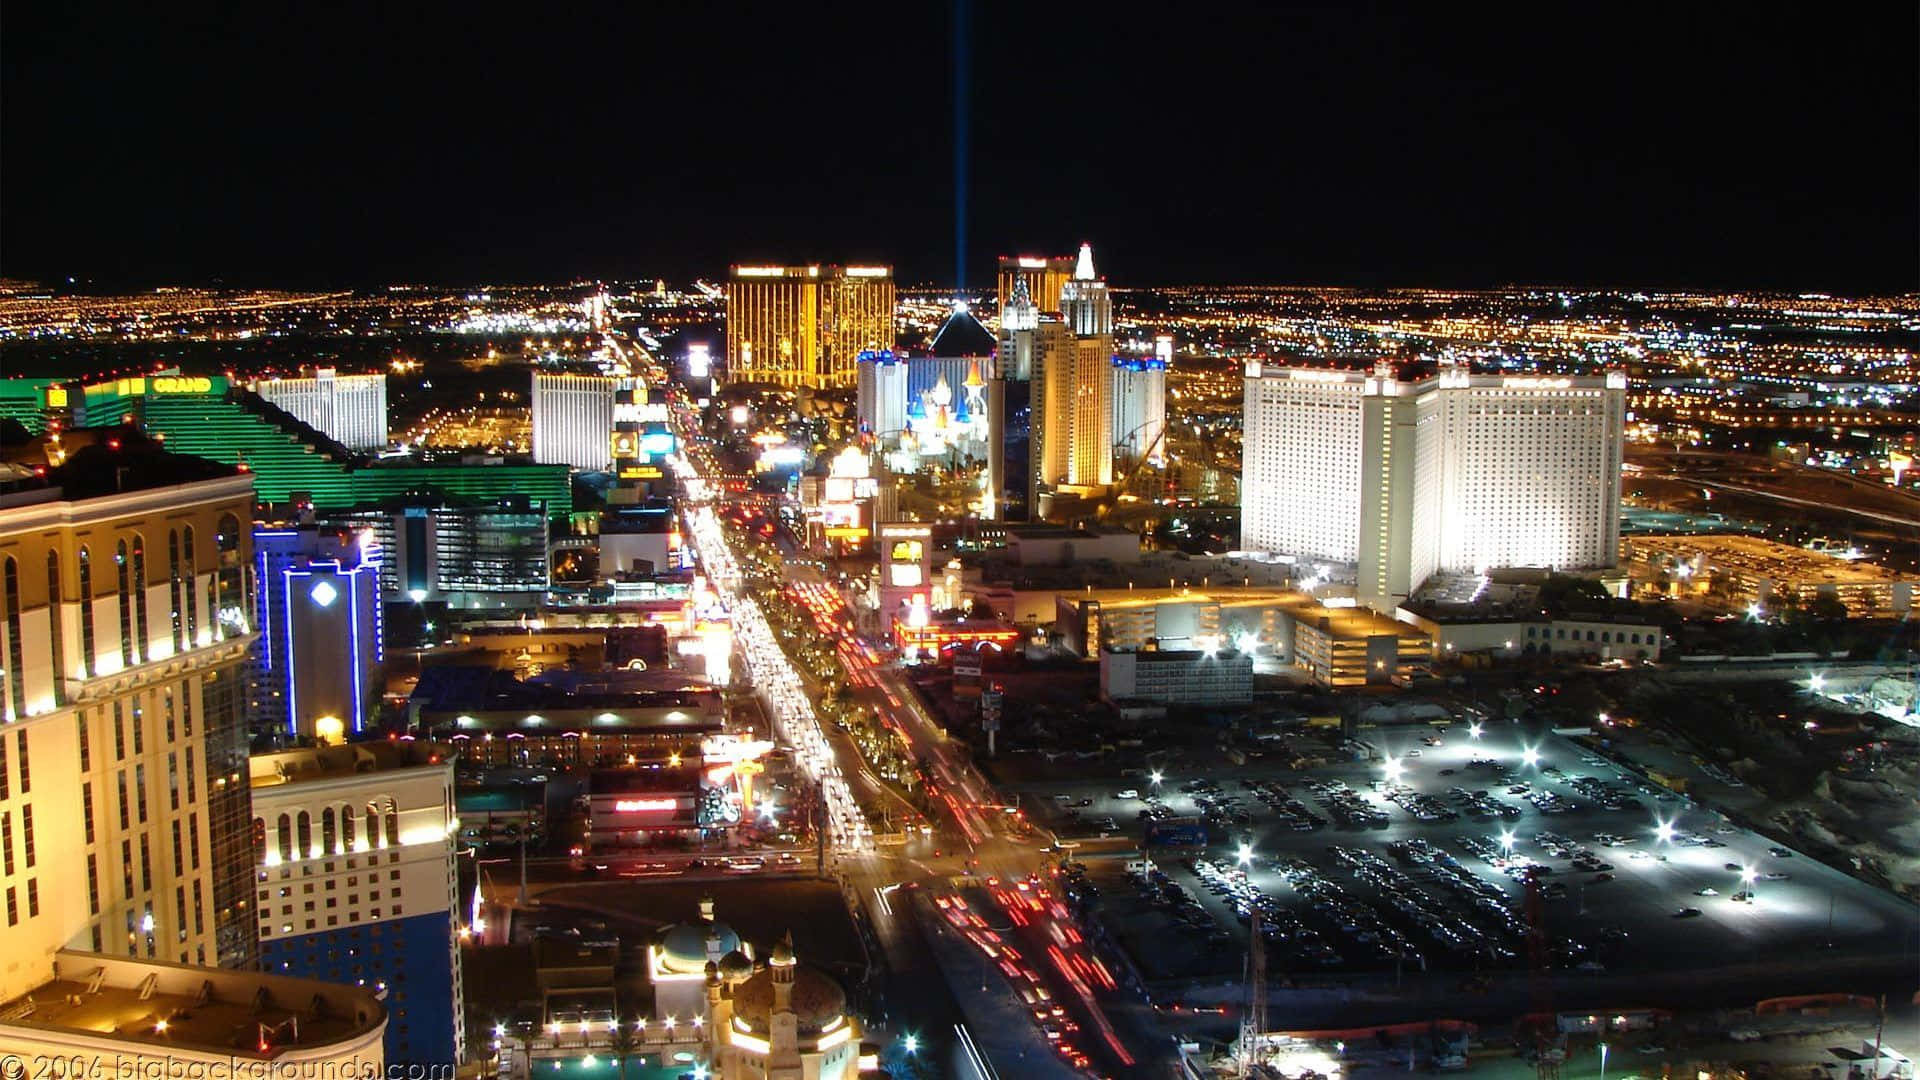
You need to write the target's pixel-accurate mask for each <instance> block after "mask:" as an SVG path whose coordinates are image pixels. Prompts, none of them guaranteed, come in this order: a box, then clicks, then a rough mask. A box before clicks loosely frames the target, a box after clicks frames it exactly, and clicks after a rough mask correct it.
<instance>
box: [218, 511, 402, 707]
mask: <svg viewBox="0 0 1920 1080" xmlns="http://www.w3.org/2000/svg"><path fill="white" fill-rule="evenodd" d="M253 550H254V563H255V580H256V582H257V583H258V588H257V589H256V590H255V612H256V615H255V622H254V625H255V626H257V627H259V628H260V636H259V638H258V640H256V641H255V643H254V646H253V657H252V671H251V677H250V679H249V682H248V689H247V705H248V711H249V713H250V716H249V717H248V721H249V724H250V726H251V727H252V729H253V730H254V731H255V732H256V733H261V732H268V731H271V732H277V733H282V734H285V735H290V736H304V737H307V738H318V739H321V740H323V741H327V742H339V741H341V740H342V739H343V738H347V737H351V736H353V735H358V734H360V733H361V732H364V731H367V730H369V729H370V728H371V727H372V726H373V722H374V720H375V718H376V714H377V713H378V711H379V707H380V665H381V664H382V663H383V662H385V660H386V652H385V642H384V640H383V637H384V635H383V629H384V627H383V621H382V617H381V608H380V604H381V600H380V547H379V541H378V540H377V539H376V537H375V534H374V533H373V531H372V530H370V529H363V530H360V531H358V532H343V531H341V530H335V529H321V528H317V527H314V526H302V527H297V528H272V527H267V528H258V529H255V530H254V533H253Z"/></svg>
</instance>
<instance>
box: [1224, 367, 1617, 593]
mask: <svg viewBox="0 0 1920 1080" xmlns="http://www.w3.org/2000/svg"><path fill="white" fill-rule="evenodd" d="M1245 383H1246V393H1245V404H1244V424H1245V430H1244V435H1243V439H1244V442H1243V450H1242V453H1243V459H1242V483H1241V492H1242V495H1241V531H1242V547H1243V548H1245V549H1246V550H1250V551H1268V552H1277V553H1281V554H1285V555H1292V556H1296V557H1299V558H1303V559H1308V560H1319V561H1324V562H1327V563H1331V564H1340V565H1344V566H1350V567H1353V568H1354V569H1355V572H1356V577H1357V587H1358V592H1359V595H1360V597H1361V599H1362V601H1363V602H1365V603H1367V604H1369V605H1370V606H1374V607H1376V608H1379V609H1381V610H1386V611H1391V610H1393V608H1394V606H1395V605H1397V604H1398V603H1399V602H1400V601H1403V600H1404V599H1405V598H1406V597H1407V596H1408V595H1409V594H1411V593H1412V592H1413V591H1414V590H1415V589H1418V588H1419V587H1420V585H1421V583H1423V582H1424V581H1425V580H1426V579H1427V578H1428V577H1429V576H1431V575H1432V574H1433V573H1435V572H1436V571H1441V570H1447V571H1467V572H1478V571H1484V570H1487V569H1492V568H1500V567H1511V566H1545V567H1560V568H1573V567H1603V566H1611V565H1613V563H1614V560H1615V557H1616V555H1615V549H1616V548H1617V546H1618V539H1619V533H1620V512H1619V501H1620V500H1619V492H1620V462H1621V452H1622V445H1623V432H1624V424H1625V397H1626V378H1625V376H1624V375H1622V374H1619V373H1614V374H1609V375H1606V376H1604V377H1599V378H1558V377H1533V376H1527V377H1515V376H1500V375H1471V374H1468V373H1467V372H1466V371H1464V370H1462V369H1458V368H1446V369H1443V370H1442V371H1441V372H1440V373H1439V374H1438V375H1437V376H1434V377H1430V378H1423V379H1418V380H1402V379H1399V378H1397V377H1395V375H1394V373H1393V372H1392V371H1391V370H1390V369H1388V368H1386V367H1384V366H1382V367H1378V368H1376V369H1374V370H1373V371H1371V372H1348V371H1322V370H1305V369H1298V368H1273V367H1263V366H1262V365H1260V364H1257V363H1255V364H1250V365H1248V368H1247V373H1246V380H1245Z"/></svg>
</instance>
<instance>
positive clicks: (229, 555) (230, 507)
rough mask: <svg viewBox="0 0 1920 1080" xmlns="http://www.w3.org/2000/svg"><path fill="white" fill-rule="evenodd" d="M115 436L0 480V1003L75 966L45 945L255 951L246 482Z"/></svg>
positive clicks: (201, 961)
mask: <svg viewBox="0 0 1920 1080" xmlns="http://www.w3.org/2000/svg"><path fill="white" fill-rule="evenodd" d="M123 440H124V441H123V442H116V443H114V444H113V445H114V446H115V449H113V450H111V451H109V449H108V447H107V446H106V445H96V446H91V447H86V448H84V449H82V450H80V451H78V452H76V453H75V454H74V455H73V456H72V457H71V458H69V459H68V461H67V463H66V464H65V465H62V466H59V467H57V468H54V469H52V470H50V474H49V476H48V480H49V482H50V483H51V484H53V485H55V486H50V487H32V486H27V487H16V488H14V489H11V490H6V489H0V494H3V495H4V499H3V500H0V593H3V595H4V605H3V606H0V611H3V612H4V616H3V617H0V639H4V650H5V651H4V654H0V666H4V669H5V677H4V678H3V679H0V687H4V690H3V691H0V696H4V713H5V719H6V724H5V728H4V730H3V731H0V848H4V852H0V854H4V855H5V858H4V860H0V861H3V862H4V865H0V890H3V891H4V893H5V900H6V912H5V917H6V924H5V926H6V929H5V940H6V943H7V956H8V965H7V967H6V970H5V971H4V972H0V1002H11V1001H12V1000H14V999H15V998H16V997H17V996H18V995H21V994H23V993H26V992H28V991H30V990H32V989H34V988H35V987H36V986H38V985H41V984H44V983H45V982H46V981H47V980H49V979H51V978H53V976H54V974H55V969H56V967H57V966H60V967H64V968H65V969H66V970H68V971H72V970H75V969H76V967H77V969H78V970H81V971H85V970H86V969H87V967H88V965H87V964H86V963H84V962H81V963H77V964H76V963H75V962H73V961H68V962H66V963H64V964H63V962H62V959H61V958H62V957H63V956H67V955H68V954H62V953H60V950H63V949H67V950H79V951H80V952H83V953H106V954H112V955H115V956H119V957H122V958H127V957H133V958H137V959H138V960H141V961H158V962H161V963H163V964H190V965H204V966H209V967H214V966H219V967H239V968H247V967H251V966H252V964H253V961H254V958H255V955H256V953H255V948H256V938H255V934H254V920H255V917H254V910H253V909H254V904H253V892H254V889H253V875H252V870H251V868H250V867H249V866H248V862H249V860H248V858H247V848H248V843H249V840H248V829H249V828H250V826H251V824H252V816H251V813H250V811H249V801H248V796H247V785H246V776H247V732H246V727H245V723H244V719H243V711H242V690H243V686H244V681H245V680H244V674H245V673H244V667H245V663H246V653H247V647H248V645H249V644H251V643H252V641H253V639H254V633H253V629H252V627H251V621H252V620H251V615H252V611H253V606H252V603H251V601H250V597H249V592H250V590H251V588H252V575H251V573H250V571H251V566H252V539H251V534H250V523H249V516H250V514H251V512H252V509H253V484H252V477H250V476H248V475H247V474H244V473H240V472H237V471H235V470H233V469H231V468H228V467H225V466H220V465H215V464H213V463H211V462H206V461H201V460H199V459H196V458H187V457H181V456H178V455H171V454H164V453H160V452H158V451H157V450H154V449H153V448H152V447H151V446H150V445H149V444H145V442H144V440H139V436H138V435H127V436H123ZM135 440H139V444H137V445H136V442H135ZM140 977H141V976H139V975H136V976H134V978H135V981H138V979H139V978H140ZM82 978H83V981H84V976H83V977H82ZM163 981H165V980H164V978H163ZM60 999H61V995H53V996H52V997H51V998H50V999H49V1000H60ZM5 1011H6V1013H7V1016H8V1017H10V1018H18V1017H21V1016H24V1015H26V1014H25V1013H22V1012H17V1011H15V1010H14V1009H13V1008H12V1007H11V1005H9V1006H8V1007H7V1008H6V1010H5ZM39 1019H40V1017H37V1016H36V1017H35V1020H36V1022H37V1021H38V1020H39ZM5 1022H6V1021H0V1026H4V1023H5ZM105 1030H106V1032H107V1033H108V1035H107V1037H109V1038H111V1037H112V1031H113V1027H112V1026H109V1027H108V1028H106V1029H105ZM7 1037H8V1034H7V1033H6V1032H0V1046H9V1045H11V1046H17V1045H18V1044H17V1043H16V1044H9V1043H8V1042H7V1041H6V1039H7Z"/></svg>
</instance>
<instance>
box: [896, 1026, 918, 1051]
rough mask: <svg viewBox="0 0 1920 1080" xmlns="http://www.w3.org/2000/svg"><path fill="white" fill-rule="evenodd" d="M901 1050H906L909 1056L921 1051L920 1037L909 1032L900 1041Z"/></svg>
mask: <svg viewBox="0 0 1920 1080" xmlns="http://www.w3.org/2000/svg"><path fill="white" fill-rule="evenodd" d="M900 1049H902V1050H905V1051H906V1052H907V1053H909V1054H911V1053H914V1052H915V1051H917V1050H919V1049H920V1039H919V1037H918V1036H916V1035H914V1033H913V1032H911V1031H909V1032H907V1033H906V1035H905V1036H903V1037H902V1038H901V1039H900Z"/></svg>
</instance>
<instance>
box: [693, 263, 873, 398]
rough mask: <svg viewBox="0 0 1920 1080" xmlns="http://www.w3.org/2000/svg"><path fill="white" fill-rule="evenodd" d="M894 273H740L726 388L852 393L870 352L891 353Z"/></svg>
mask: <svg viewBox="0 0 1920 1080" xmlns="http://www.w3.org/2000/svg"><path fill="white" fill-rule="evenodd" d="M893 306H894V296H893V268H892V267H890V266H818V265H813V266H735V267H734V268H733V273H732V276H731V277H730V279H729V280H728V282H727V381H729V382H763V383H772V384H774V385H776V386H784V387H790V388H796V389H797V388H803V387H804V388H806V389H811V390H828V389H838V388H845V387H851V386H853V384H854V379H855V362H856V360H857V359H858V357H859V356H860V354H861V353H862V352H863V351H866V350H868V349H891V348H892V347H893Z"/></svg>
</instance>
